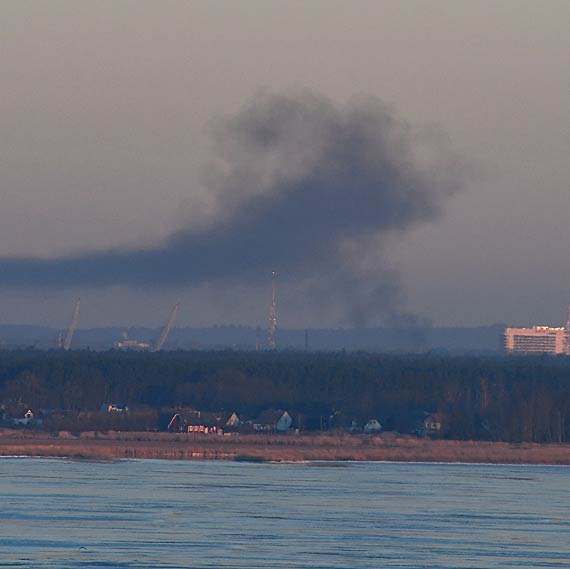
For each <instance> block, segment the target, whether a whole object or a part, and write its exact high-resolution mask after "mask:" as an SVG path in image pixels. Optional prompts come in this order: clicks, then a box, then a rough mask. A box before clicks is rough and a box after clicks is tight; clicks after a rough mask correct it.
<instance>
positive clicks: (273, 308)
mask: <svg viewBox="0 0 570 569" xmlns="http://www.w3.org/2000/svg"><path fill="white" fill-rule="evenodd" d="M276 330H277V274H276V273H275V271H273V272H272V273H271V304H270V305H269V335H268V338H267V345H268V346H269V349H270V350H274V349H275V348H276V347H277V343H276V341H275V332H276Z"/></svg>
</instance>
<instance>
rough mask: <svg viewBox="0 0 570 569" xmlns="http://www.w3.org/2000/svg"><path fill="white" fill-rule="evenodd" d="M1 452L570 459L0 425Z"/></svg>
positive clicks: (546, 448) (494, 450) (407, 443)
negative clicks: (48, 430) (55, 430)
mask: <svg viewBox="0 0 570 569" xmlns="http://www.w3.org/2000/svg"><path fill="white" fill-rule="evenodd" d="M0 456H50V457H52V456H59V457H82V458H93V459H117V458H161V459H183V460H192V459H217V460H234V459H236V458H237V459H250V460H268V461H310V460H334V461H340V460H374V461H379V460H381V461H396V462H472V463H475V462H477V463H512V464H570V445H568V444H565V445H561V444H548V445H540V444H534V443H522V444H509V443H497V442H495V443H494V442H483V441H447V440H427V439H418V438H415V437H409V436H393V435H390V434H386V435H381V436H375V437H363V436H352V435H348V434H318V435H311V434H307V435H280V436H276V435H240V436H217V435H187V434H171V433H146V432H128V433H127V432H125V433H121V432H109V433H94V432H84V433H81V434H80V435H74V434H72V433H69V432H59V433H56V434H50V433H45V432H38V431H22V430H10V429H4V430H0Z"/></svg>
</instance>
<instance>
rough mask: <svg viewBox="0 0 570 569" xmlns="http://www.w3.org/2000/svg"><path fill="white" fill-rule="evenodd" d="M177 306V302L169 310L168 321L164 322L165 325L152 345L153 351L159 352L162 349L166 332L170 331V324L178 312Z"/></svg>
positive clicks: (166, 336) (178, 305) (166, 335)
mask: <svg viewBox="0 0 570 569" xmlns="http://www.w3.org/2000/svg"><path fill="white" fill-rule="evenodd" d="M179 307H180V304H179V303H176V304H175V305H174V306H173V307H172V310H171V311H170V316H169V317H168V322H167V323H166V326H165V327H164V328H163V329H162V333H161V334H160V338H159V339H158V341H157V342H156V344H155V346H154V350H153V352H160V350H162V348H163V346H164V343H165V342H166V338H168V333H169V332H170V329H171V328H172V325H173V324H174V321H175V320H176V315H177V314H178V308H179Z"/></svg>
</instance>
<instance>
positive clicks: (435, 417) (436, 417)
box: [426, 413, 445, 423]
mask: <svg viewBox="0 0 570 569" xmlns="http://www.w3.org/2000/svg"><path fill="white" fill-rule="evenodd" d="M426 419H431V420H432V421H434V422H436V423H443V421H444V420H445V415H444V414H443V413H430V414H429V415H428V416H427V417H426Z"/></svg>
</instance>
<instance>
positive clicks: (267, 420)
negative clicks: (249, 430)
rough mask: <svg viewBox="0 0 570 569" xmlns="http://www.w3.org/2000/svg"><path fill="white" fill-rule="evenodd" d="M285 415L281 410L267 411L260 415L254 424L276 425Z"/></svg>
mask: <svg viewBox="0 0 570 569" xmlns="http://www.w3.org/2000/svg"><path fill="white" fill-rule="evenodd" d="M285 413H287V411H284V410H282V409H267V410H265V411H262V412H261V413H260V415H259V416H258V417H257V419H256V420H255V421H254V423H259V424H261V425H275V423H277V421H279V419H281V417H283V415H284V414H285ZM287 414H288V413H287Z"/></svg>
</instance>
